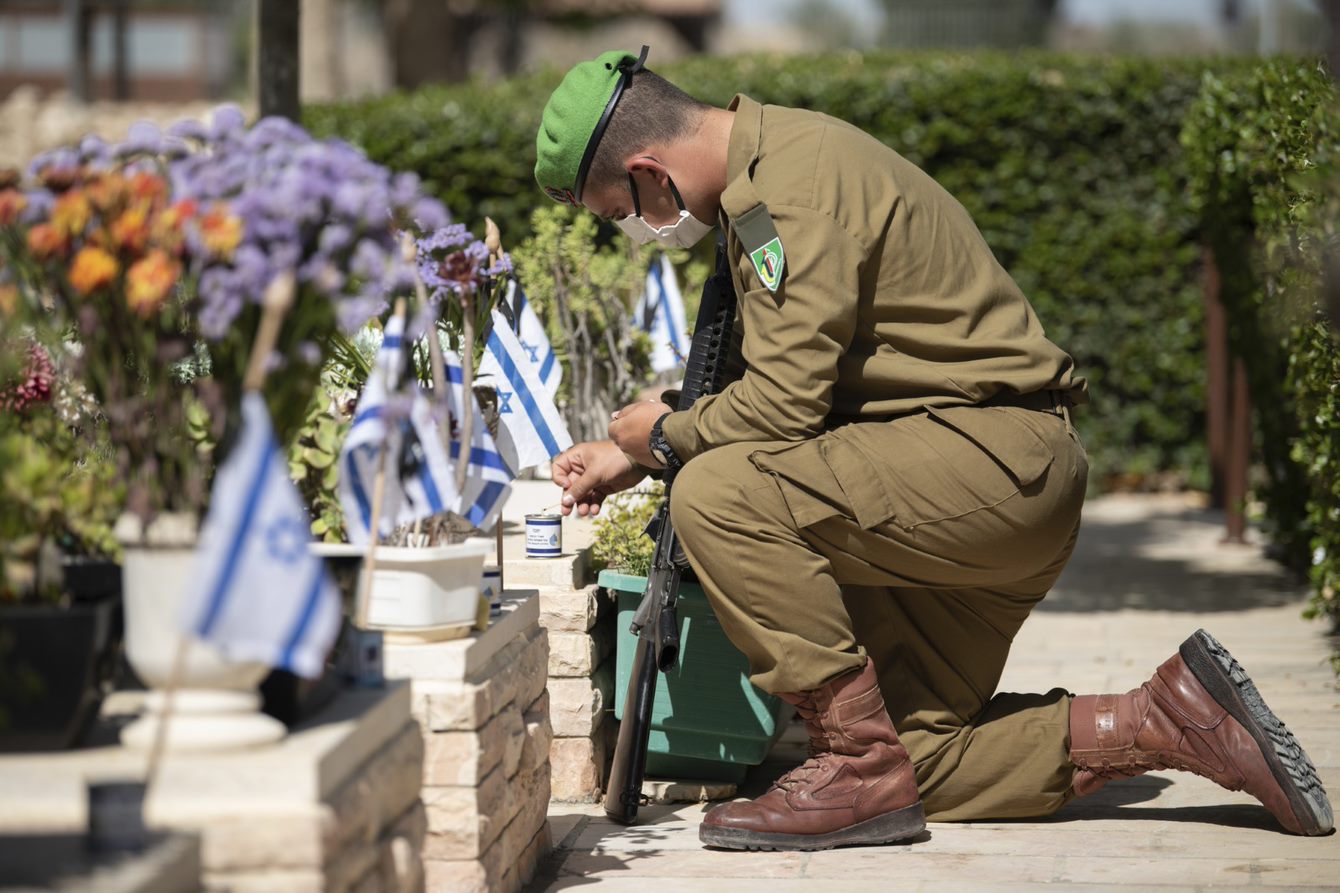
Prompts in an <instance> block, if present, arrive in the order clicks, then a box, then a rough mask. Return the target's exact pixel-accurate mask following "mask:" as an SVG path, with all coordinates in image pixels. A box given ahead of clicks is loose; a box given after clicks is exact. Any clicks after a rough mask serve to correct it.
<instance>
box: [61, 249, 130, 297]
mask: <svg viewBox="0 0 1340 893" xmlns="http://www.w3.org/2000/svg"><path fill="white" fill-rule="evenodd" d="M118 270H120V265H119V264H118V263H117V262H116V258H114V257H112V256H111V255H110V254H108V253H107V252H106V251H103V250H102V249H101V248H93V247H91V246H85V247H83V248H80V249H79V253H78V254H76V255H75V256H74V262H73V263H71V264H70V285H72V286H73V287H74V290H75V291H77V292H79V293H80V294H81V295H88V294H90V293H92V292H94V291H96V290H97V289H99V288H103V287H105V286H107V285H110V284H111V282H112V280H113V279H115V278H116V274H117V271H118Z"/></svg>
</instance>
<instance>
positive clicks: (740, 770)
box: [599, 571, 785, 782]
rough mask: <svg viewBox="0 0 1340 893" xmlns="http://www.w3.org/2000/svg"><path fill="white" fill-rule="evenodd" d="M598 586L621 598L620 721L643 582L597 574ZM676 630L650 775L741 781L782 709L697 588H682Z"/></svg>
mask: <svg viewBox="0 0 1340 893" xmlns="http://www.w3.org/2000/svg"><path fill="white" fill-rule="evenodd" d="M599 582H600V585H601V586H604V587H605V588H606V589H611V590H615V591H616V592H617V593H618V596H619V600H618V604H619V616H618V618H617V621H616V622H617V623H618V631H619V641H618V652H617V655H616V661H615V671H616V674H615V683H614V685H615V689H614V715H615V717H617V718H619V719H622V718H623V708H624V697H625V695H626V694H627V692H628V677H629V676H630V675H631V673H632V671H633V655H634V651H635V650H636V647H637V639H636V638H635V637H634V636H633V634H632V633H630V632H629V631H628V625H629V624H630V623H631V622H632V620H633V612H634V611H636V610H637V605H638V602H639V601H641V600H642V593H643V591H644V590H645V589H646V585H647V581H646V579H645V578H643V577H630V576H628V575H626V574H620V573H615V572H614V571H602V572H601V573H600V578H599ZM679 624H680V626H679V630H680V632H679V635H680V649H679V664H678V666H676V667H675V669H674V670H672V671H671V672H669V673H662V674H660V675H659V677H658V678H657V681H656V700H655V702H654V704H653V706H652V714H651V720H652V721H651V736H650V738H649V740H648V743H647V774H648V775H651V776H659V777H666V778H694V779H704V780H711V781H735V782H738V781H740V780H741V779H743V778H744V775H745V773H746V772H747V771H749V767H750V766H757V765H758V764H759V763H761V762H763V759H764V757H766V756H767V755H768V749H769V748H770V747H771V746H772V742H773V741H775V740H776V739H777V736H778V734H780V732H781V729H782V723H781V722H780V718H781V712H782V709H783V707H784V706H785V704H784V702H783V701H782V700H781V699H779V698H776V697H773V696H772V695H769V694H766V693H764V692H762V691H759V690H758V689H757V688H755V687H754V686H753V685H752V684H751V683H750V682H749V662H748V661H747V660H746V659H745V656H744V655H743V654H741V653H740V651H739V649H737V648H736V647H735V646H734V645H732V644H731V643H730V640H729V639H727V638H726V634H725V632H723V631H722V629H721V624H720V623H719V622H718V621H717V618H716V614H714V613H713V612H712V606H711V605H710V604H709V603H708V601H707V596H706V595H704V594H703V591H702V589H700V588H699V587H698V586H696V585H693V584H687V583H686V584H684V585H682V586H681V587H680V590H679Z"/></svg>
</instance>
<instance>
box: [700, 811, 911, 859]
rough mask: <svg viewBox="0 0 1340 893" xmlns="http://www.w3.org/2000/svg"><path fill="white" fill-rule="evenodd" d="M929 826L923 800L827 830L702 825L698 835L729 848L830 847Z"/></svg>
mask: <svg viewBox="0 0 1340 893" xmlns="http://www.w3.org/2000/svg"><path fill="white" fill-rule="evenodd" d="M925 829H926V813H925V811H924V810H923V809H922V808H921V803H920V801H918V802H916V803H913V804H912V805H911V806H907V807H904V808H903V809H896V810H894V811H893V812H886V813H884V815H879V816H875V817H874V818H873V819H866V820H865V821H864V822H858V823H857V824H855V825H852V826H851V827H849V828H843V829H841V830H839V831H830V832H828V833H827V834H779V833H775V832H767V831H749V830H746V829H744V828H718V827H715V826H710V825H706V824H704V825H700V826H699V828H698V839H699V840H701V841H702V842H703V843H705V844H706V845H708V846H714V847H720V848H722V849H726V850H831V849H832V848H833V847H839V846H878V845H880V844H884V843H894V842H895V841H899V840H906V839H907V838H909V837H916V836H917V835H918V834H920V833H921V832H922V831H924V830H925Z"/></svg>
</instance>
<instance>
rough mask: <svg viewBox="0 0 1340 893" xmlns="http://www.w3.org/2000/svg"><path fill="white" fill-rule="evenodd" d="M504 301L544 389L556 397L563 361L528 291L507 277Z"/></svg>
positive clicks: (523, 347) (561, 379) (561, 375)
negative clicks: (532, 304)
mask: <svg viewBox="0 0 1340 893" xmlns="http://www.w3.org/2000/svg"><path fill="white" fill-rule="evenodd" d="M503 300H504V301H506V302H507V306H509V307H511V308H512V309H513V316H514V317H515V318H516V324H517V327H516V334H517V337H518V339H519V340H520V341H521V347H522V349H523V350H524V351H525V352H526V354H527V355H528V356H529V358H530V361H531V363H532V364H534V366H535V368H536V369H538V370H539V375H540V382H541V383H543V385H544V389H545V390H546V391H548V392H549V396H550V397H553V396H554V395H556V394H557V393H558V386H559V384H560V383H561V382H562V381H563V364H562V363H560V362H559V361H558V357H556V356H555V355H554V349H553V347H552V346H550V344H549V336H548V335H547V334H546V333H545V331H544V323H542V322H540V317H539V316H537V315H536V313H535V308H534V307H532V306H531V305H530V302H529V301H527V300H526V293H525V292H524V291H522V290H521V284H520V283H519V282H517V281H516V280H515V279H509V280H508V282H507V294H506V296H504V298H503Z"/></svg>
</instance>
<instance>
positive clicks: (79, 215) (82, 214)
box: [51, 189, 93, 238]
mask: <svg viewBox="0 0 1340 893" xmlns="http://www.w3.org/2000/svg"><path fill="white" fill-rule="evenodd" d="M92 216H93V206H92V205H91V204H89V201H88V196H87V195H85V194H84V193H83V191H82V190H79V189H71V190H70V191H69V192H67V193H65V194H64V195H62V196H61V197H60V198H58V199H56V205H55V207H54V208H52V209H51V225H52V226H54V227H56V229H57V230H59V231H60V232H61V233H62V234H63V235H66V236H69V237H70V238H74V237H75V236H78V235H81V234H82V233H83V232H84V228H85V227H87V226H88V221H89V218H91V217H92Z"/></svg>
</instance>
